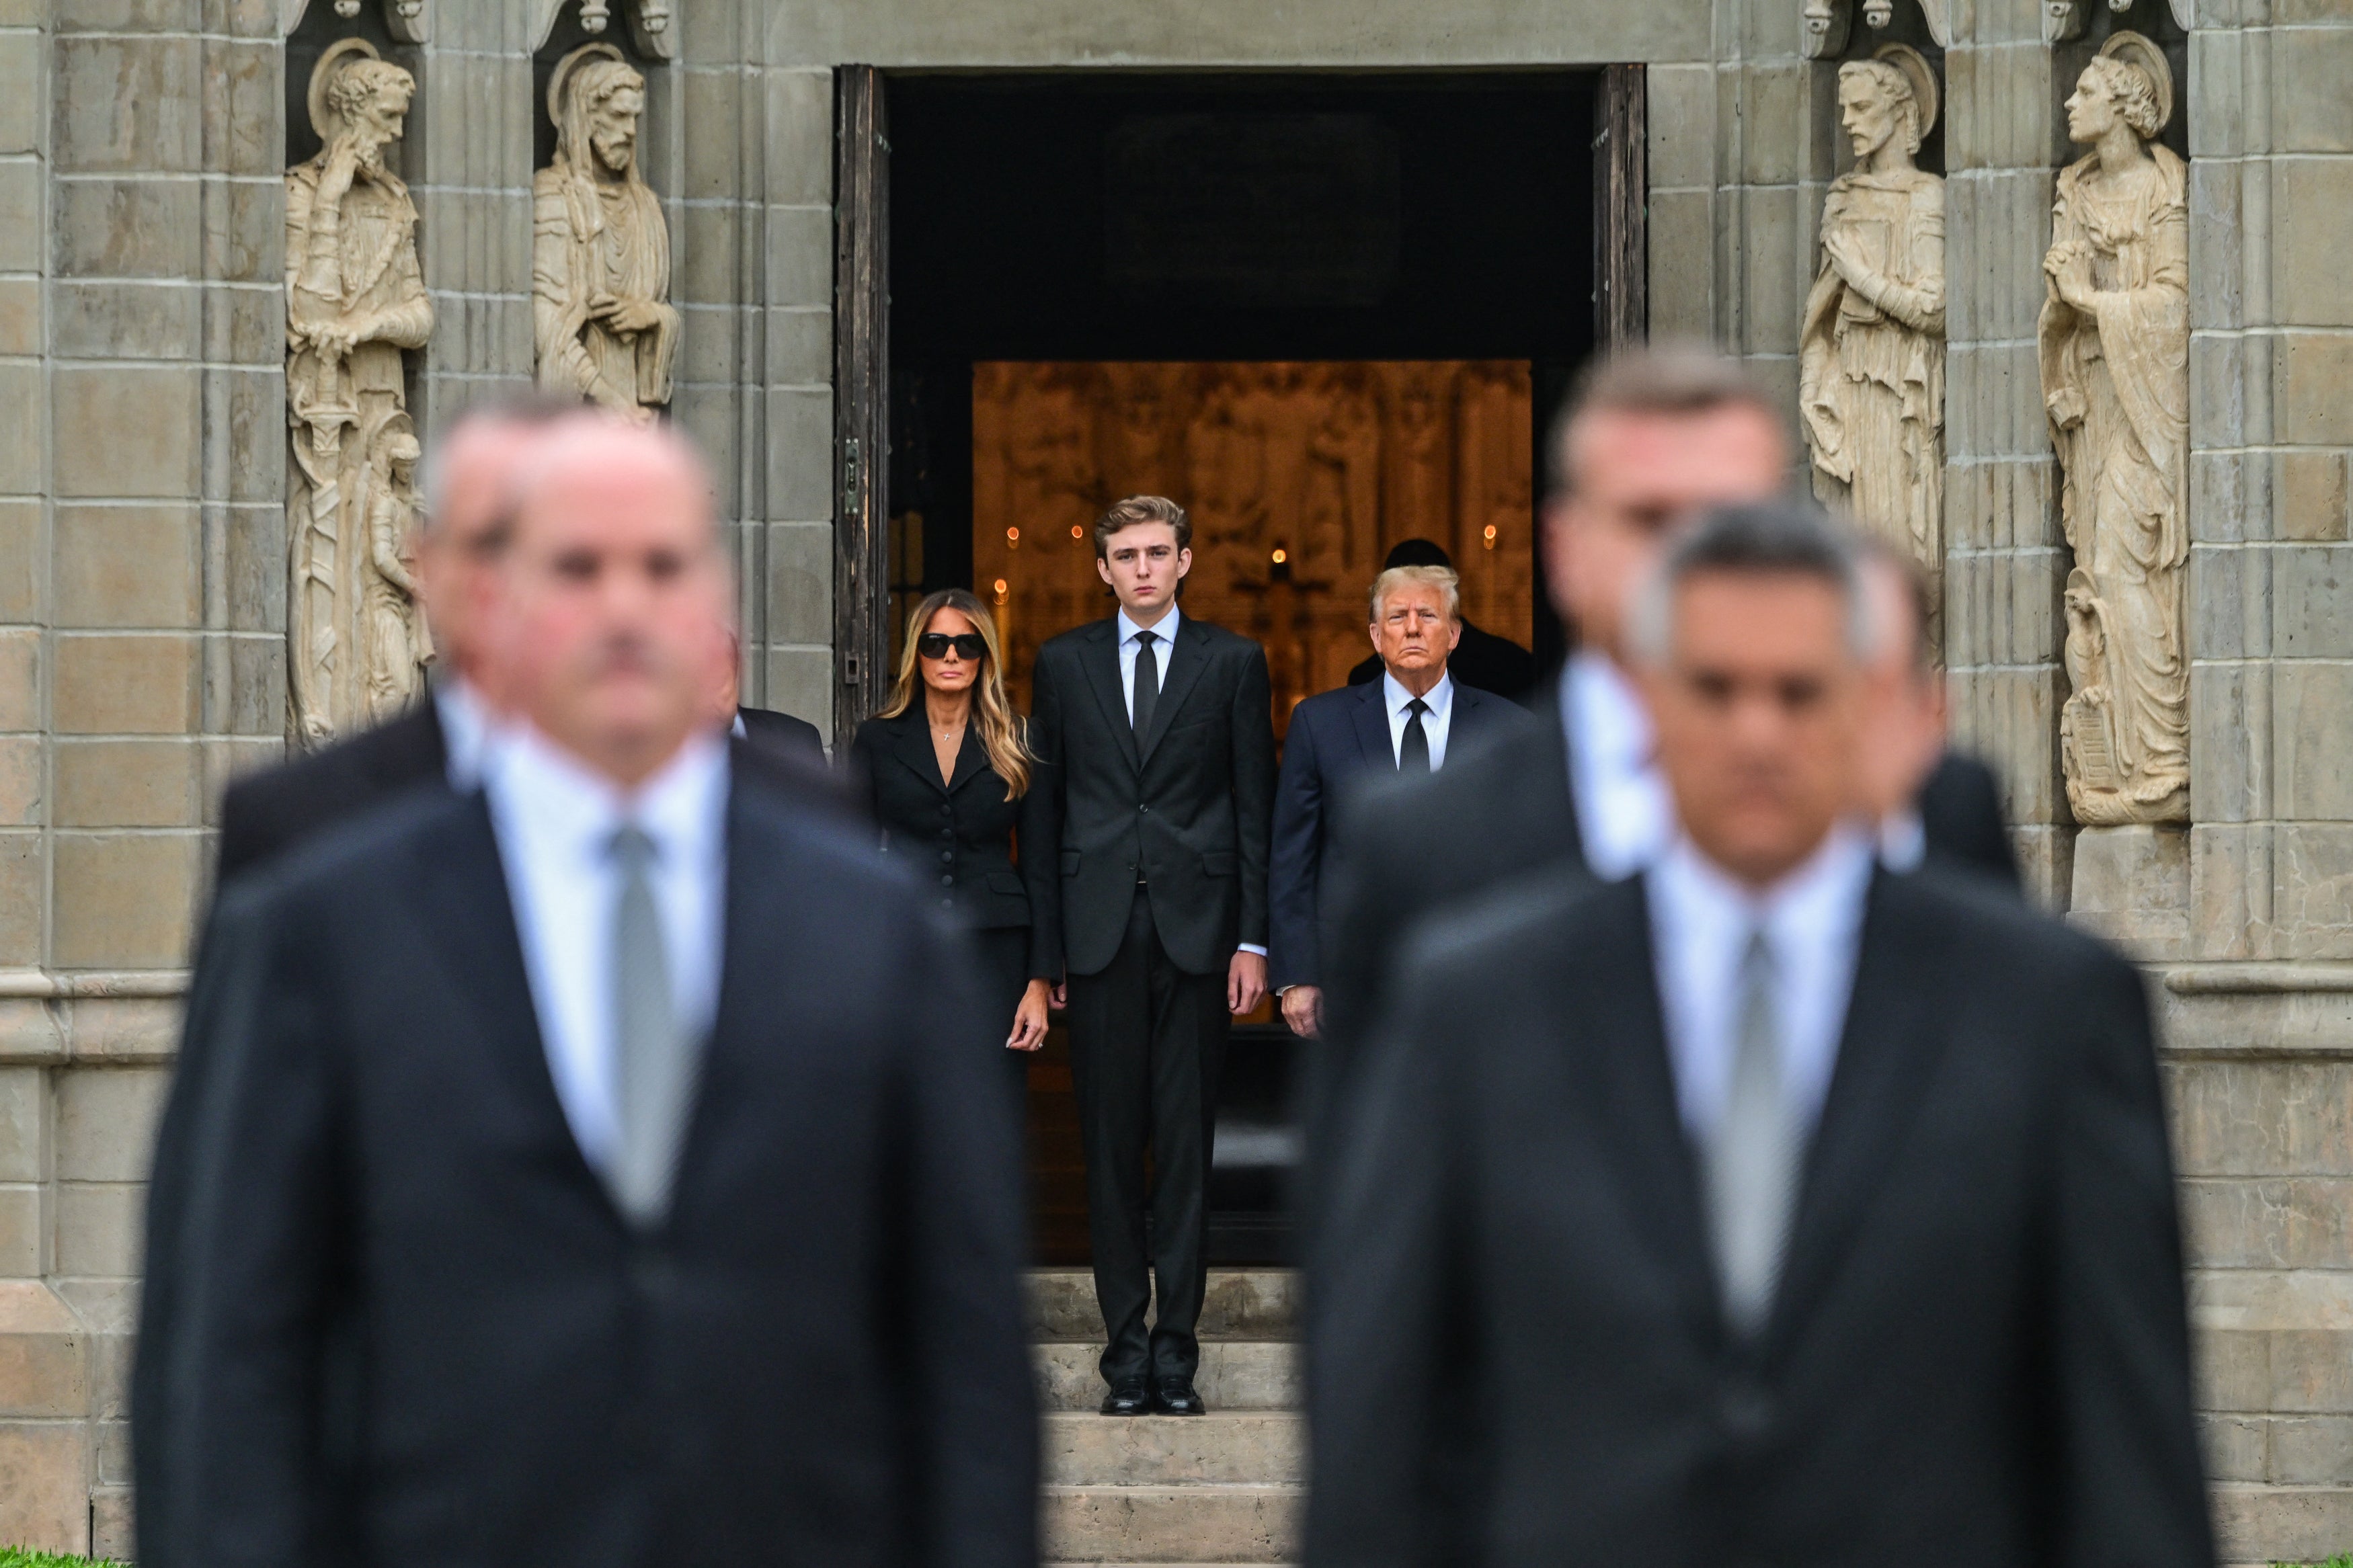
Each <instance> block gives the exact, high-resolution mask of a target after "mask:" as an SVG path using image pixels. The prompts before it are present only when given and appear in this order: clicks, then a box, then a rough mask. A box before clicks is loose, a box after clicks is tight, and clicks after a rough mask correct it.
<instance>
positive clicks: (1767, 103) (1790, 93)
mask: <svg viewBox="0 0 2353 1568" xmlns="http://www.w3.org/2000/svg"><path fill="white" fill-rule="evenodd" d="M1812 69H1813V67H1811V66H1809V65H1806V64H1805V63H1803V62H1802V61H1799V60H1794V59H1793V60H1788V61H1785V62H1779V63H1776V64H1771V65H1751V66H1747V67H1745V68H1742V70H1741V71H1740V72H1739V81H1740V117H1741V135H1740V142H1741V169H1740V178H1741V181H1742V183H1743V184H1750V185H1778V184H1791V183H1793V182H1795V181H1796V180H1797V179H1798V178H1799V176H1800V175H1801V174H1803V173H1805V169H1804V163H1805V153H1806V141H1807V137H1806V118H1807V117H1806V91H1805V89H1806V79H1807V75H1808V73H1809V72H1810V71H1811V70H1812Z"/></svg>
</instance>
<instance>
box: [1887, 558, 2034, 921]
mask: <svg viewBox="0 0 2353 1568" xmlns="http://www.w3.org/2000/svg"><path fill="white" fill-rule="evenodd" d="M1862 552H1863V556H1862V584H1863V592H1864V594H1865V595H1866V596H1867V597H1868V598H1869V600H1870V602H1871V605H1872V608H1873V614H1874V615H1875V616H1878V617H1879V619H1880V621H1881V622H1882V624H1883V628H1884V632H1883V636H1882V637H1881V638H1880V645H1879V650H1878V656H1877V658H1875V659H1874V660H1873V666H1872V672H1871V677H1872V687H1873V698H1872V707H1873V720H1872V728H1871V740H1870V742H1869V744H1868V745H1866V746H1865V748H1864V751H1863V759H1862V778H1863V804H1864V805H1865V806H1866V807H1868V808H1869V809H1870V810H1872V811H1873V812H1874V813H1876V814H1877V815H1878V816H1879V819H1880V854H1881V857H1882V858H1883V859H1885V860H1886V862H1887V864H1888V865H1889V866H1890V867H1891V868H1894V869H1895V870H1898V871H1910V870H1916V869H1917V868H1919V867H1921V866H1922V865H1924V864H1933V865H1936V866H1941V867H1945V868H1950V869H1958V870H1966V871H1970V872H1973V873H1976V874H1977V875H1979V876H1983V877H1988V878H1990V879H1992V880H1994V881H1995V882H1998V883H2000V885H2001V886H2002V887H2003V888H2005V889H2008V890H2010V892H2013V893H2015V892H2018V891H2020V888H2019V882H2018V861H2017V859H2016V858H2014V857H2013V856H2012V855H2011V853H2010V834H2009V832H2008V831H2007V829H2005V827H2004V826H2003V825H2002V816H2001V792H2000V785H1999V784H1997V783H1996V782H1995V780H1994V776H1993V771H1992V770H1991V769H1990V768H1988V767H1987V766H1986V765H1985V764H1984V763H1981V762H1978V760H1977V759H1976V758H1975V757H1971V756H1966V755H1964V754H1962V753H1961V752H1956V751H1954V750H1952V749H1951V748H1950V747H1948V746H1947V744H1946V743H1945V742H1946V730H1947V702H1946V698H1945V672H1944V671H1943V670H1941V669H1939V668H1937V667H1936V657H1935V650H1934V649H1933V648H1931V647H1929V645H1928V632H1927V628H1928V626H1930V624H1931V619H1930V616H1929V614H1928V611H1929V604H1928V595H1929V593H1930V592H1931V589H1930V587H1929V584H1928V579H1927V575H1926V574H1925V573H1923V572H1922V571H1920V569H1919V568H1918V567H1917V566H1915V565H1914V564H1913V563H1912V561H1911V559H1910V557H1908V556H1905V555H1899V554H1898V553H1896V552H1895V551H1894V550H1893V549H1892V548H1890V547H1889V546H1887V545H1886V544H1884V543H1882V542H1879V541H1878V540H1877V539H1876V538H1873V539H1872V540H1870V541H1869V542H1866V543H1865V544H1863V545H1862Z"/></svg>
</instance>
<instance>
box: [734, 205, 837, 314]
mask: <svg viewBox="0 0 2353 1568" xmlns="http://www.w3.org/2000/svg"><path fill="white" fill-rule="evenodd" d="M724 298H726V299H732V298H733V295H732V294H730V295H727V296H724ZM768 300H769V302H770V303H772V304H777V305H823V306H828V307H829V306H831V305H832V303H833V209H832V208H830V207H781V206H779V207H770V208H769V209H768Z"/></svg>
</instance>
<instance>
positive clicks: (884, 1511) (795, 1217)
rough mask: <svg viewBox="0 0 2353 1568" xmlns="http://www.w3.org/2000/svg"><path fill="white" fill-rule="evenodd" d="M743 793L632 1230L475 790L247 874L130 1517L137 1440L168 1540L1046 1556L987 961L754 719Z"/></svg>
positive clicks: (267, 1549) (385, 1554) (401, 809)
mask: <svg viewBox="0 0 2353 1568" xmlns="http://www.w3.org/2000/svg"><path fill="white" fill-rule="evenodd" d="M727 810H728V817H727V824H726V866H725V889H726V892H725V898H726V908H725V917H724V938H723V941H724V944H725V945H724V953H723V963H722V978H721V983H720V995H719V1001H718V1008H717V1015H716V1021H715V1023H714V1026H713V1029H712V1038H711V1041H710V1043H709V1046H708V1048H707V1053H706V1055H705V1058H704V1063H703V1067H702V1083H701V1088H700V1098H699V1101H698V1106H697V1109H696V1110H695V1112H694V1116H693V1120H692V1121H691V1126H690V1129H689V1131H688V1134H687V1137H686V1141H685V1143H684V1146H683V1150H682V1152H681V1168H680V1172H679V1175H678V1179H677V1185H676V1189H675V1194H674V1198H673V1207H672V1211H671V1214H670V1217H669V1219H668V1220H667V1221H666V1222H665V1223H664V1224H663V1225H662V1226H660V1227H659V1229H656V1230H652V1231H633V1230H632V1229H631V1228H630V1227H629V1226H628V1225H626V1224H625V1223H624V1222H623V1221H622V1219H621V1218H620V1216H619V1215H618V1214H617V1212H616V1210H615V1209H614V1207H613V1205H612V1202H611V1200H610V1199H609V1197H608V1196H607V1190H606V1187H605V1185H604V1184H603V1183H602V1182H600V1181H599V1180H598V1178H597V1177H596V1174H595V1173H593V1172H592V1170H591V1169H590V1167H589V1165H588V1163H587V1162H586V1159H585V1158H584V1157H583V1156H582V1154H581V1152H580V1150H579V1147H578V1145H577V1143H576V1142H575V1140H574V1137H573V1134H572V1131H571V1129H570V1126H569V1124H568V1123H567V1121H566V1120H565V1115H564V1111H563V1109H562V1107H561V1105H560V1103H559V1101H558V1099H557V1096H556V1093H555V1089H554V1082H553V1079H551V1077H550V1074H549V1069H548V1066H547V1062H546V1058H545V1056H544V1051H543V1045H542V1042H541V1039H540V1035H539V1030H538V1027H537V1023H536V1015H535V1013H534V1010H533V999H532V994H531V991H530V988H529V984H528V982H527V980H526V977H525V972H524V968H523V959H522V951H521V944H520V941H519V938H518V935H517V931H516V928H515V924H514V921H513V917H512V912H511V905H510V902H509V899H508V894H507V889H506V886H505V882H504V879H503V874H502V871H501V861H500V858H499V852H498V849H497V847H496V844H495V842H494V840H493V837H492V835H491V824H490V816H489V813H488V810H487V808H486V806H485V805H484V803H483V801H482V799H481V797H480V795H470V796H467V797H464V798H459V797H458V796H456V795H448V794H442V795H416V796H413V797H411V798H410V799H408V800H406V801H404V802H402V803H400V804H399V805H396V806H394V807H392V808H390V809H388V810H386V811H384V812H381V813H379V814H376V815H375V816H372V817H370V818H369V819H368V820H366V821H365V822H362V823H355V824H353V825H352V826H349V827H347V828H345V829H343V830H341V831H339V832H337V833H335V834H333V835H331V836H329V837H327V838H326V839H324V840H322V841H321V842H319V843H317V844H316V845H313V846H311V847H306V848H305V849H303V850H302V851H301V852H300V853H298V854H296V855H294V856H292V857H290V858H287V859H286V860H285V861H283V862H281V863H280V865H279V866H277V867H275V868H272V869H271V871H270V872H269V875H268V876H267V877H266V878H265V879H263V880H262V881H260V882H259V883H257V884H255V885H253V886H251V887H250V888H240V889H237V892H238V895H239V900H240V908H239V911H238V918H237V928H236V929H237V952H238V954H239V958H240V966H241V967H242V968H244V969H245V971H246V973H248V974H249V975H250V978H249V979H248V980H247V981H246V982H245V983H244V984H238V985H235V986H228V987H226V988H225V992H224V994H223V995H222V996H221V998H220V999H219V1004H218V1005H216V1009H215V1016H216V1018H218V1019H220V1020H221V1021H222V1022H223V1023H225V1024H226V1025H227V1027H226V1028H225V1029H224V1032H223V1033H221V1034H220V1036H219V1037H217V1039H216V1041H215V1042H214V1045H215V1047H216V1059H215V1061H214V1063H213V1069H212V1070H211V1071H210V1072H208V1073H207V1074H206V1079H205V1084H204V1088H203V1092H202V1094H201V1096H200V1097H199V1100H200V1102H199V1103H198V1104H196V1105H195V1106H194V1107H193V1108H192V1109H193V1111H194V1118H193V1125H192V1131H191V1139H190V1142H191V1148H190V1163H191V1166H192V1168H193V1170H194V1172H195V1176H194V1179H193V1180H192V1181H191V1183H190V1194H191V1196H190V1199H189V1201H188V1202H187V1203H185V1205H183V1206H182V1209H181V1211H180V1212H178V1213H176V1214H174V1215H169V1216H165V1217H166V1220H167V1223H165V1224H164V1225H161V1226H157V1227H156V1228H155V1229H154V1230H153V1232H152V1233H151V1235H150V1237H149V1239H148V1247H149V1258H150V1264H151V1268H163V1269H164V1270H166V1271H168V1272H171V1273H173V1274H175V1275H176V1276H177V1277H178V1278H179V1279H182V1280H183V1281H184V1287H183V1291H182V1295H183V1300H182V1301H181V1304H180V1306H179V1309H178V1310H177V1311H176V1312H175V1313H174V1321H173V1324H172V1327H171V1331H170V1332H169V1333H168V1334H167V1335H166V1336H165V1338H164V1341H163V1342H147V1343H142V1346H141V1354H142V1362H143V1361H145V1360H146V1359H148V1358H157V1360H158V1367H157V1373H158V1376H159V1379H160V1381H161V1382H162V1384H164V1385H165V1386H168V1387H169V1389H170V1390H171V1398H170V1399H169V1401H168V1402H167V1404H165V1405H164V1406H163V1407H162V1409H161V1410H160V1412H159V1413H157V1417H156V1418H157V1419H159V1420H160V1421H161V1427H160V1429H158V1430H151V1431H147V1432H143V1433H142V1434H141V1438H140V1442H139V1446H138V1476H137V1479H138V1482H139V1488H140V1495H141V1502H142V1519H141V1524H142V1529H144V1528H145V1527H146V1526H147V1524H148V1522H149V1520H148V1508H147V1505H148V1497H147V1490H148V1481H149V1475H150V1469H151V1467H152V1466H153V1465H156V1464H159V1463H160V1464H161V1465H162V1466H163V1467H164V1468H163V1470H162V1471H161V1472H160V1473H161V1474H162V1475H164V1476H166V1477H168V1478H170V1484H169V1485H168V1486H167V1487H166V1488H165V1489H164V1491H163V1492H162V1493H161V1494H160V1496H161V1501H162V1503H163V1506H164V1508H165V1509H166V1510H168V1512H167V1514H166V1515H165V1517H164V1518H163V1519H162V1520H160V1521H159V1522H160V1523H161V1524H162V1526H163V1528H162V1529H161V1531H159V1537H160V1539H161V1540H162V1541H163V1542H166V1543H168V1546H169V1548H170V1550H171V1552H172V1553H173V1556H174V1559H175V1560H177V1561H182V1562H188V1563H208V1564H209V1563H239V1564H246V1565H251V1568H263V1565H273V1564H274V1565H282V1568H296V1565H298V1564H311V1563H339V1562H350V1563H386V1564H391V1563H404V1564H405V1563H449V1564H474V1563H479V1564H482V1565H484V1568H489V1565H491V1564H500V1565H502V1568H503V1565H507V1564H518V1563H521V1564H531V1563H545V1564H549V1565H550V1568H554V1565H558V1564H561V1565H564V1568H600V1565H607V1564H610V1565H615V1568H619V1565H625V1564H626V1565H632V1568H635V1565H646V1568H651V1565H653V1564H657V1563H670V1562H674V1561H680V1560H700V1561H712V1562H778V1563H813V1564H814V1563H826V1564H836V1563H960V1564H961V1563H969V1564H976V1565H977V1564H983V1563H986V1564H1001V1565H1004V1568H1012V1565H1014V1564H1017V1563H1018V1564H1023V1565H1024V1568H1027V1565H1029V1564H1033V1563H1035V1562H1036V1560H1037V1542H1036V1536H1035V1526H1034V1518H1033V1514H1034V1508H1035V1500H1034V1488H1035V1483H1036V1463H1035V1459H1036V1453H1035V1446H1036V1437H1035V1415H1034V1412H1033V1409H1032V1402H1031V1394H1030V1388H1029V1370H1028V1365H1027V1358H1026V1352H1025V1346H1024V1343H1023V1334H1022V1325H1021V1321H1020V1306H1019V1299H1018V1264H1019V1261H1020V1256H1021V1216H1020V1214H1019V1212H1018V1209H1019V1205H1018V1190H1019V1173H1018V1156H1017V1148H1016V1138H1015V1135H1014V1130H1013V1126H1012V1121H1011V1118H1010V1117H1009V1116H1008V1115H1006V1114H1005V1113H1004V1097H1003V1095H1002V1094H1001V1093H999V1092H997V1082H998V1080H997V1079H995V1078H994V1077H993V1076H992V1075H991V1074H990V1073H989V1072H988V1070H987V1061H986V1058H985V1056H984V1055H983V1054H982V1050H981V1047H982V1045H983V1044H984V1042H983V1041H982V1039H981V1038H980V1037H979V1035H978V1034H977V1032H976V1027H975V1026H976V1019H977V1006H976V998H975V992H974V987H973V983H972V981H971V978H970V976H969V973H968V966H967V963H966V962H965V958H964V956H963V954H962V953H961V952H960V951H958V949H957V947H956V945H955V942H953V940H952V938H951V937H950V936H949V935H948V933H946V932H944V931H942V930H941V929H940V928H939V927H938V925H937V924H936V923H935V922H934V921H932V920H931V919H930V918H929V916H928V913H927V911H926V910H925V909H924V907H923V900H922V897H921V893H920V889H915V888H913V887H911V886H909V885H908V884H907V882H906V881H905V879H903V878H902V877H901V876H899V875H898V874H897V873H896V871H895V869H894V868H891V867H888V866H886V865H883V864H881V863H879V862H878V861H877V858H876V857H875V855H874V853H873V849H872V847H871V840H868V839H865V838H864V837H861V836H860V835H858V834H856V833H854V832H851V831H849V830H848V829H847V828H846V827H845V826H842V825H841V823H840V821H839V818H828V817H827V816H823V815H821V814H818V813H813V812H809V811H807V810H804V809H802V808H801V805H800V803H799V802H798V801H797V800H796V798H795V797H794V796H792V795H789V794H787V793H786V792H784V791H783V790H781V789H779V788H777V787H776V786H774V785H772V784H769V783H768V782H767V781H766V780H765V776H764V775H762V774H761V773H759V772H758V771H757V770H756V769H751V768H747V767H745V766H744V763H743V762H742V760H741V756H740V753H739V754H738V761H737V763H736V766H735V772H734V781H733V788H732V790H731V792H730V800H729V805H728V808H727ZM246 898H250V899H252V900H255V903H254V907H253V908H251V909H250V910H244V909H243V908H242V907H241V905H242V900H244V899H246ZM911 975H917V976H922V977H923V984H909V981H908V977H909V976H911ZM339 1354H347V1355H349V1356H350V1357H351V1359H352V1361H353V1372H352V1373H351V1376H352V1377H353V1382H354V1383H355V1385H356V1387H357V1390H358V1397H357V1398H356V1400H355V1401H354V1402H353V1408H352V1411H351V1418H352V1420H353V1426H354V1431H353V1436H352V1439H351V1443H352V1447H353V1452H354V1454H355V1455H356V1460H355V1474H354V1476H353V1480H352V1484H351V1485H350V1486H349V1487H348V1489H345V1488H341V1487H339V1486H337V1485H335V1484H334V1479H333V1478H332V1476H330V1475H329V1474H327V1473H325V1469H324V1463H323V1461H322V1454H321V1444H320V1437H321V1428H322V1423H323V1421H324V1420H325V1419H326V1418H327V1417H326V1416H325V1415H323V1414H322V1380H324V1379H325V1378H326V1377H328V1376H330V1375H331V1367H330V1363H331V1362H332V1360H333V1359H334V1358H336V1357H337V1356H338V1355H339ZM138 1418H139V1419H140V1420H141V1421H142V1423H144V1422H145V1421H146V1420H147V1419H148V1413H147V1412H144V1411H142V1412H140V1413H139V1415H138ZM146 1555H147V1553H146V1550H145V1547H144V1543H143V1542H142V1559H143V1558H145V1557H146Z"/></svg>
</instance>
